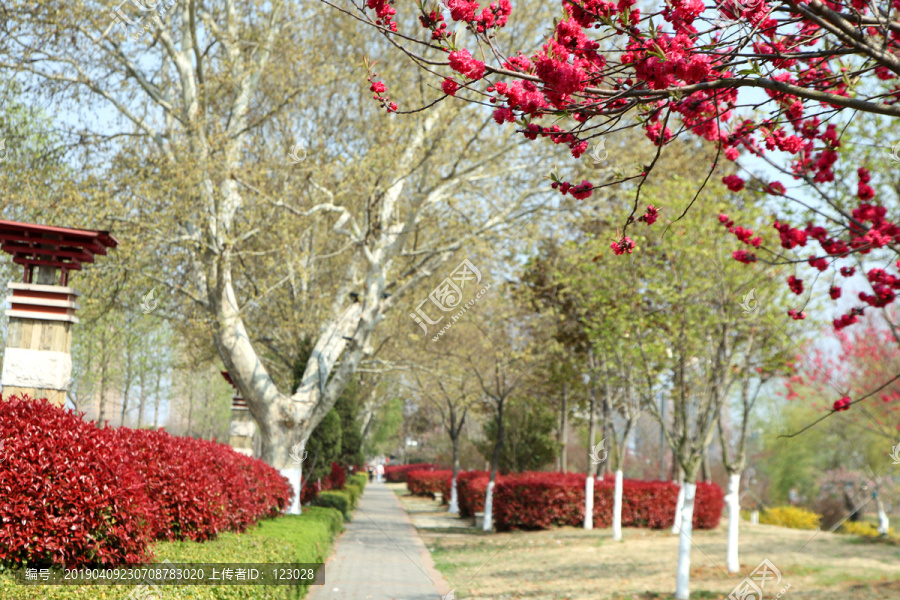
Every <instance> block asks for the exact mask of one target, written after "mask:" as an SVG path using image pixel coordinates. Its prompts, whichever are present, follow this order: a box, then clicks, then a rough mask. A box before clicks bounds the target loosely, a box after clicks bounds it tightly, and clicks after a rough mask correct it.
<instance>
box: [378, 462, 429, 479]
mask: <svg viewBox="0 0 900 600" xmlns="http://www.w3.org/2000/svg"><path fill="white" fill-rule="evenodd" d="M424 470H429V471H431V470H434V465H432V464H428V463H415V464H412V465H385V467H384V478H385V479H386V480H387V481H389V482H391V483H400V482H401V481H406V474H407V473H409V472H410V471H424Z"/></svg>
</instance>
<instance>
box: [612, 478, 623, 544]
mask: <svg viewBox="0 0 900 600" xmlns="http://www.w3.org/2000/svg"><path fill="white" fill-rule="evenodd" d="M622 479H623V474H622V469H616V490H615V494H614V496H613V541H616V542H621V541H622Z"/></svg>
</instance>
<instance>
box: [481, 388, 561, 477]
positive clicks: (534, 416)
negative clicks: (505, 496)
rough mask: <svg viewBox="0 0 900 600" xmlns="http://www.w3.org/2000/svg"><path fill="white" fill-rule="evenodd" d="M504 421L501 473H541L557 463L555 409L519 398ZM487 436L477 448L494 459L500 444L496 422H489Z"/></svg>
mask: <svg viewBox="0 0 900 600" xmlns="http://www.w3.org/2000/svg"><path fill="white" fill-rule="evenodd" d="M504 418H505V424H504V429H505V432H504V436H503V443H502V444H500V463H499V464H500V472H501V473H504V474H505V473H521V472H523V471H537V470H540V469H542V468H543V467H546V466H547V465H548V464H549V463H550V462H552V461H553V458H554V456H555V455H556V452H557V451H558V448H559V442H558V441H557V440H555V439H554V435H553V434H554V418H553V410H552V409H551V408H550V407H548V406H546V405H545V404H544V400H543V399H542V398H532V397H519V398H516V399H515V400H513V401H511V402H510V403H509V404H508V405H507V407H506V412H505V417H504ZM484 434H485V439H484V441H482V442H480V443H478V444H476V445H477V447H478V450H479V451H480V452H481V454H482V455H483V456H484V457H485V459H487V460H490V458H491V455H492V453H493V451H494V445H495V444H496V442H497V421H496V419H491V420H490V421H488V422H487V423H485V426H484Z"/></svg>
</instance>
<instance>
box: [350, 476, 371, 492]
mask: <svg viewBox="0 0 900 600" xmlns="http://www.w3.org/2000/svg"><path fill="white" fill-rule="evenodd" d="M348 481H349V482H351V483H355V484H356V485H358V486H359V489H360V490H365V489H366V484H367V483H369V476H368V475H366V474H365V473H354V474H353V475H351V476H350V477H349V478H348Z"/></svg>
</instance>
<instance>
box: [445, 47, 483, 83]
mask: <svg viewBox="0 0 900 600" xmlns="http://www.w3.org/2000/svg"><path fill="white" fill-rule="evenodd" d="M449 58H450V68H451V69H453V70H454V71H456V72H457V73H459V74H460V75H465V76H466V77H468V78H469V79H474V80H477V79H481V78H482V77H484V63H483V62H481V61H480V60H475V59H474V58H472V55H471V54H469V51H468V50H466V49H462V50H457V51H455V52H451V53H450V56H449Z"/></svg>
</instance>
